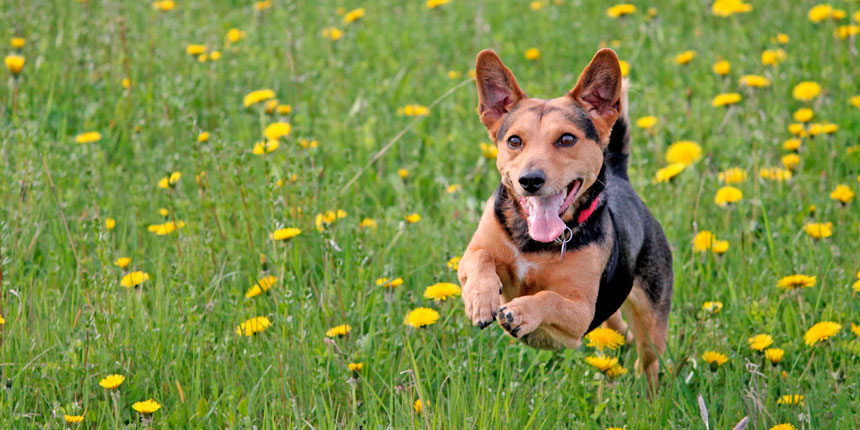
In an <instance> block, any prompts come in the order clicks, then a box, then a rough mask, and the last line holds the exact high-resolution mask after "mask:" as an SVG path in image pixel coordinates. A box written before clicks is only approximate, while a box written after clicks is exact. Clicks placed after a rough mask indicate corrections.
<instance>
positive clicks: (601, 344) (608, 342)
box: [585, 327, 624, 351]
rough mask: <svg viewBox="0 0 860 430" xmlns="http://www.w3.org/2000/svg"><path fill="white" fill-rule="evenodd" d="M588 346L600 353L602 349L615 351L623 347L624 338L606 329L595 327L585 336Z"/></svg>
mask: <svg viewBox="0 0 860 430" xmlns="http://www.w3.org/2000/svg"><path fill="white" fill-rule="evenodd" d="M585 339H586V340H588V346H590V347H592V348H597V350H598V351H602V350H603V348H609V349H611V350H613V351H614V350H616V349H618V348H619V347H621V345H624V336H622V335H621V333H618V332H617V331H615V330H613V329H611V328H608V327H597V328H595V329H594V330H592V331H590V332H589V333H588V334H586V335H585Z"/></svg>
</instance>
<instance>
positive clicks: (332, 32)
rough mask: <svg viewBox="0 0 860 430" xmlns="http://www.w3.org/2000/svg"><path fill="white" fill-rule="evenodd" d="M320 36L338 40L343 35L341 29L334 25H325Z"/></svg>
mask: <svg viewBox="0 0 860 430" xmlns="http://www.w3.org/2000/svg"><path fill="white" fill-rule="evenodd" d="M322 36H323V37H325V38H326V39H329V40H340V38H341V37H343V31H341V30H339V29H337V28H335V27H327V28H324V29H323V31H322Z"/></svg>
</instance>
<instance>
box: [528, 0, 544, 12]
mask: <svg viewBox="0 0 860 430" xmlns="http://www.w3.org/2000/svg"><path fill="white" fill-rule="evenodd" d="M529 9H531V10H541V9H543V2H542V1H538V0H535V1H533V2H531V3H529Z"/></svg>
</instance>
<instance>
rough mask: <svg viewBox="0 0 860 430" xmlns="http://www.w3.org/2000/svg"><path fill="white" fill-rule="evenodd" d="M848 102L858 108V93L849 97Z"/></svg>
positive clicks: (859, 100) (859, 96) (859, 106)
mask: <svg viewBox="0 0 860 430" xmlns="http://www.w3.org/2000/svg"><path fill="white" fill-rule="evenodd" d="M848 102H849V103H851V104H852V105H854V107H856V108H860V94H858V95H856V96H854V97H851V98H850V99H848Z"/></svg>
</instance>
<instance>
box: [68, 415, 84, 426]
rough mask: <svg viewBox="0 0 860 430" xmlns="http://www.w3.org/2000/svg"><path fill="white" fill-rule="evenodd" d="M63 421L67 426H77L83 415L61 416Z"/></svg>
mask: <svg viewBox="0 0 860 430" xmlns="http://www.w3.org/2000/svg"><path fill="white" fill-rule="evenodd" d="M63 419H64V420H66V422H67V423H69V424H78V423H80V422H81V421H83V420H84V416H83V415H63Z"/></svg>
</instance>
